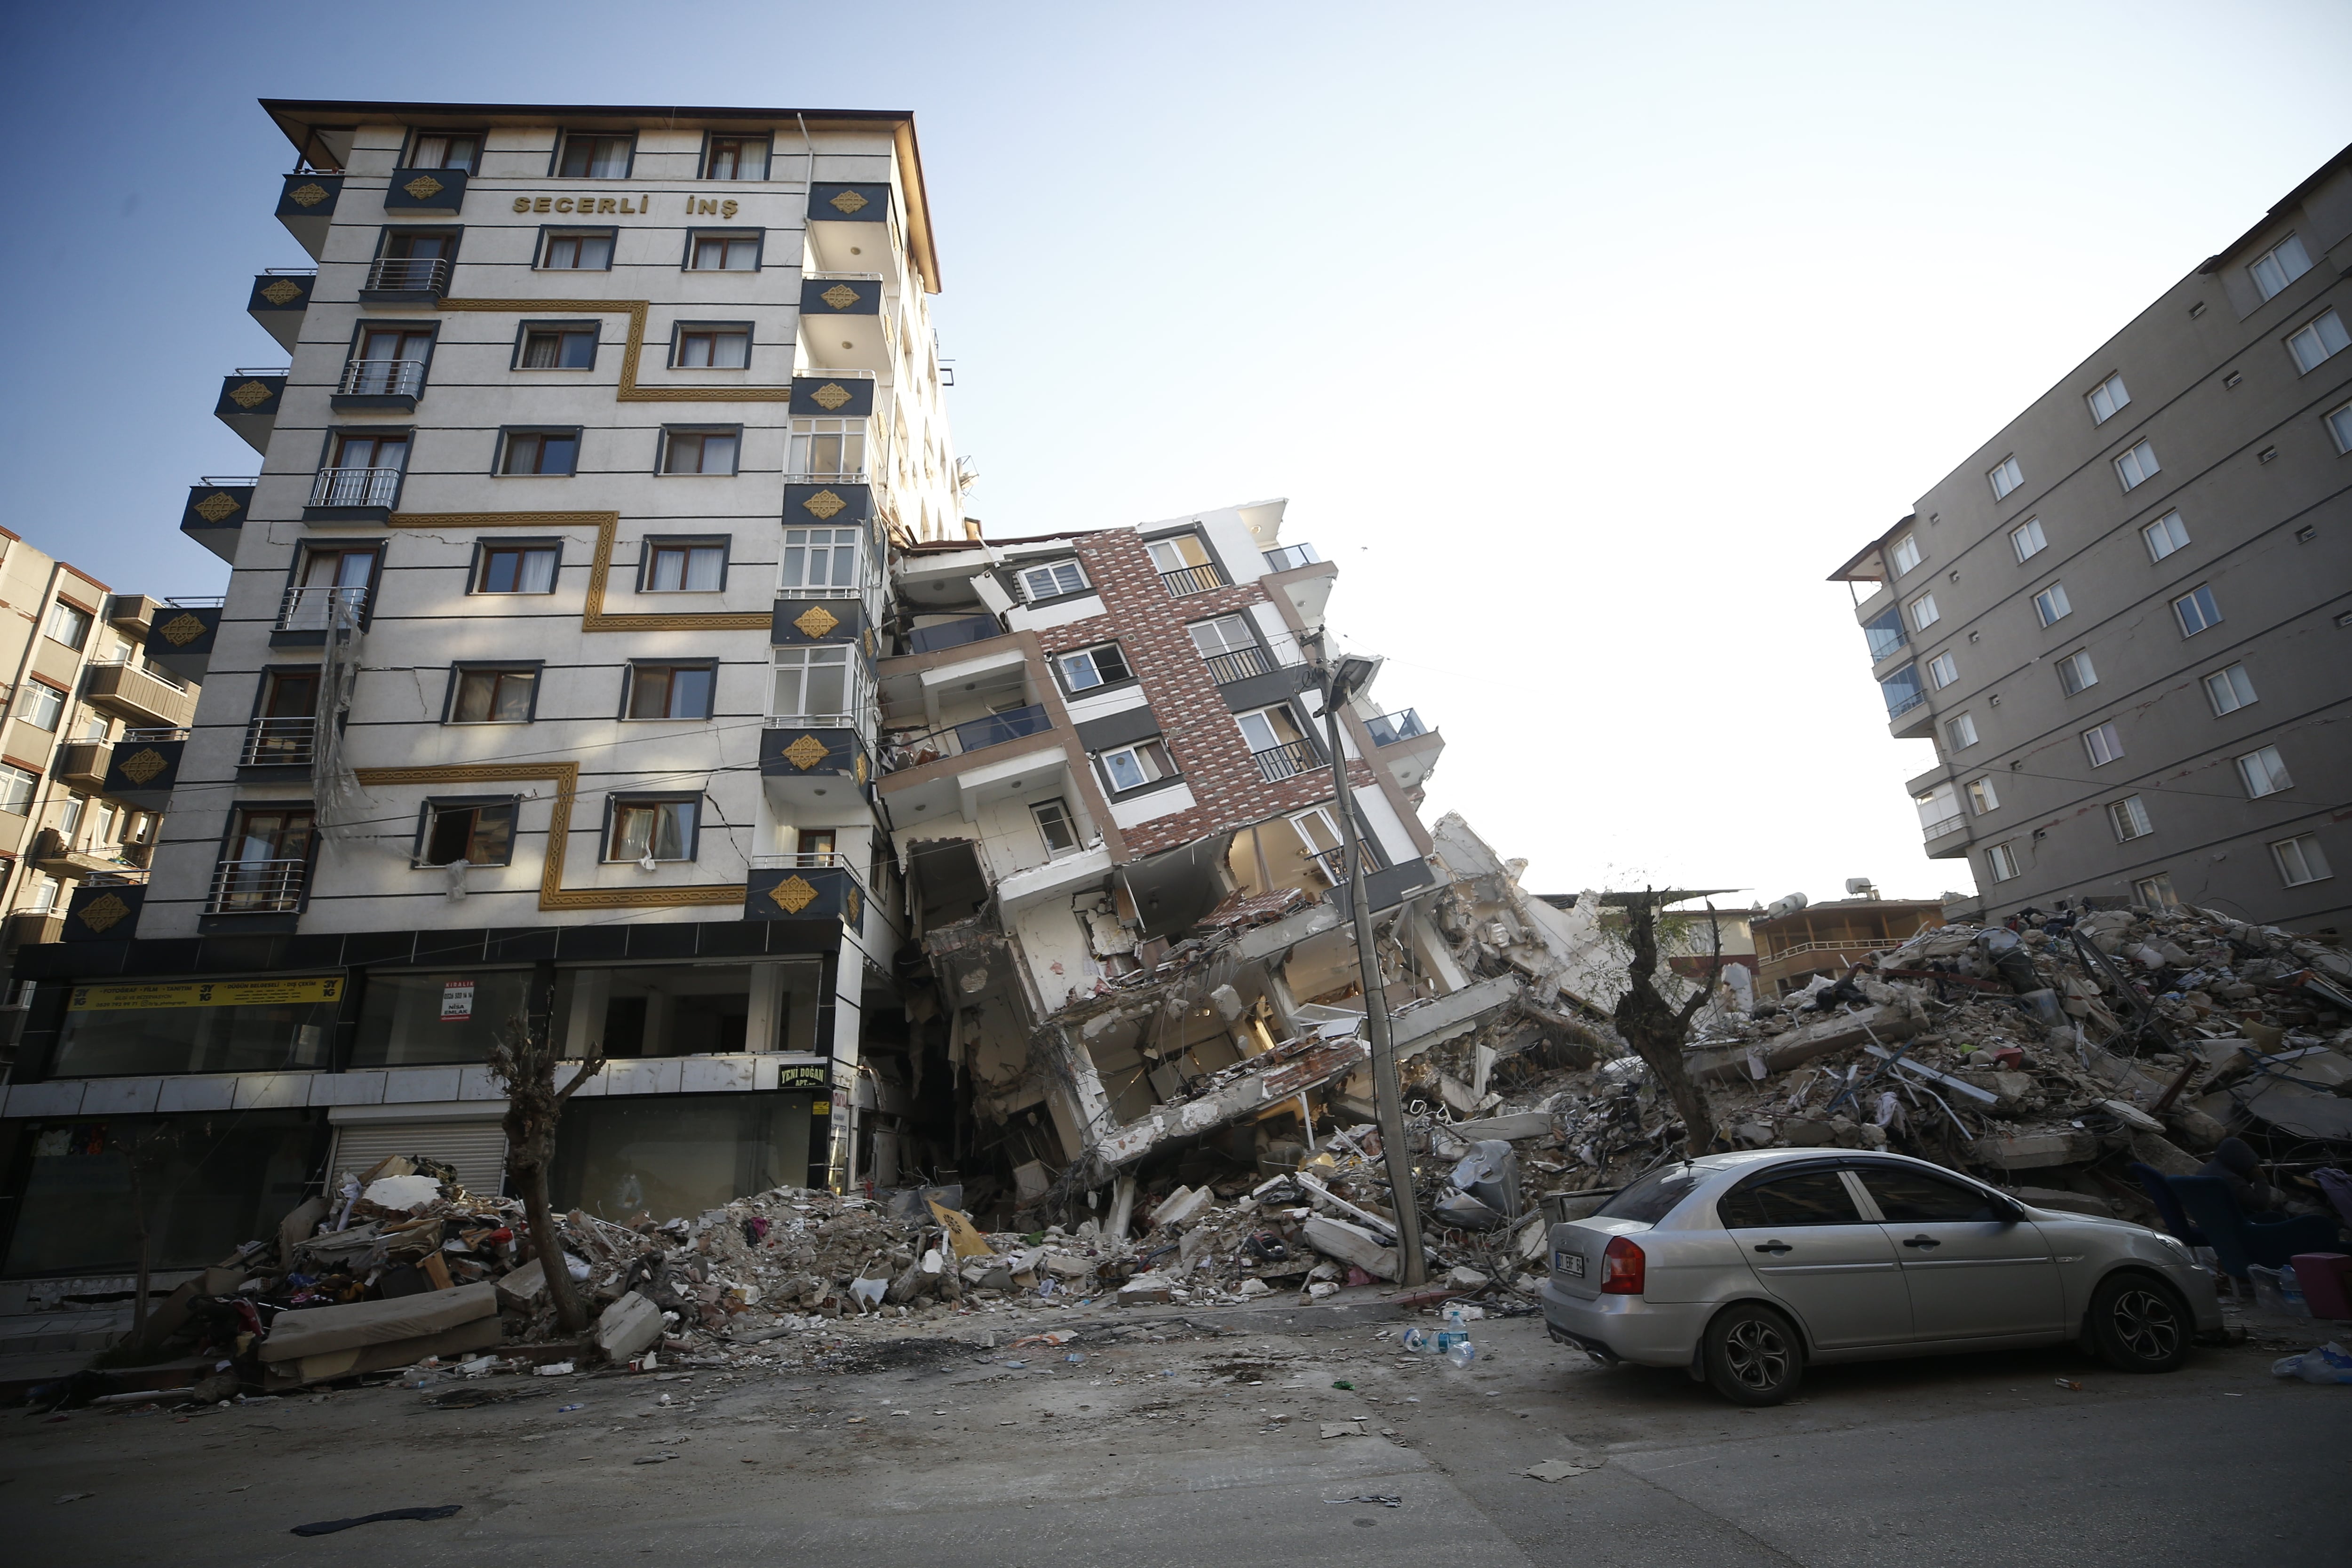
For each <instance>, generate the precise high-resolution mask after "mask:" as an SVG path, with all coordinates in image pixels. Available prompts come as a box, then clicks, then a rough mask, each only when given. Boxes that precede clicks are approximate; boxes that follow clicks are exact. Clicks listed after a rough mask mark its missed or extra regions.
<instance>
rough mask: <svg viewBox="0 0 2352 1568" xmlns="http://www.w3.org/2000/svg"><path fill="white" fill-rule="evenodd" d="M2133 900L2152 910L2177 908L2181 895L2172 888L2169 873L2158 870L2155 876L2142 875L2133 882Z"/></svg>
mask: <svg viewBox="0 0 2352 1568" xmlns="http://www.w3.org/2000/svg"><path fill="white" fill-rule="evenodd" d="M2132 898H2133V900H2135V901H2136V902H2137V903H2140V904H2142V905H2145V906H2146V907H2147V908H2149V909H2152V910H2169V909H2177V908H2179V904H2180V895H2179V894H2178V893H2176V892H2174V891H2173V890H2172V878H2171V876H2170V874H2169V873H2167V872H2163V871H2158V873H2157V874H2156V875H2155V876H2153V877H2142V878H2141V879H2139V880H2138V881H2137V882H2134V883H2133V884H2132Z"/></svg>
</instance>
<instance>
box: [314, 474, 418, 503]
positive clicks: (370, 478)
mask: <svg viewBox="0 0 2352 1568" xmlns="http://www.w3.org/2000/svg"><path fill="white" fill-rule="evenodd" d="M400 472H401V471H400V470H399V469H398V468H320V470H319V475H318V478H316V479H312V480H311V481H310V504H311V505H312V506H390V505H391V504H392V503H393V502H394V500H396V499H398V497H399V495H400Z"/></svg>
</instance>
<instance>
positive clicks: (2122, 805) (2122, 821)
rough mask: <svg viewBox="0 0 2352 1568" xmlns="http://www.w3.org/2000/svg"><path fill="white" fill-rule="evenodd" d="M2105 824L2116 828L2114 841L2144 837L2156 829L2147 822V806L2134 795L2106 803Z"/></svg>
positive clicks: (2123, 842) (2127, 840) (2126, 841)
mask: <svg viewBox="0 0 2352 1568" xmlns="http://www.w3.org/2000/svg"><path fill="white" fill-rule="evenodd" d="M2107 824H2108V826H2111V827H2113V828H2114V829H2115V830H2116V842H2117V843H2119V844H2128V843H2130V842H2131V841H2132V840H2133V839H2135V838H2145V837H2147V836H2148V835H2149V834H2151V833H2153V832H2155V831H2156V829H2154V828H2153V827H2150V826H2148V823H2147V806H2146V805H2143V804H2142V803H2141V801H2140V798H2139V796H2137V795H2126V796H2124V797H2123V799H2121V800H2114V801H2109V802H2108V803H2107Z"/></svg>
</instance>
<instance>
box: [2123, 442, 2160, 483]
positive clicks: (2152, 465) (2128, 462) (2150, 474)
mask: <svg viewBox="0 0 2352 1568" xmlns="http://www.w3.org/2000/svg"><path fill="white" fill-rule="evenodd" d="M2160 467H2161V465H2159V464H2158V462H2157V460H2156V448H2155V447H2151V446H2149V445H2148V444H2147V442H2145V441H2142V442H2140V443H2139V444H2138V445H2137V446H2135V447H2132V449H2131V450H2130V451H2128V452H2126V453H2125V454H2124V455H2123V456H2122V457H2120V458H2116V478H2117V479H2121V480H2123V482H2124V489H2127V490H2133V489H2138V488H2139V487H2140V486H2141V485H2143V484H2145V483H2147V481H2148V480H2150V479H2154V478H2156V476H2157V473H2158V470H2159V468H2160Z"/></svg>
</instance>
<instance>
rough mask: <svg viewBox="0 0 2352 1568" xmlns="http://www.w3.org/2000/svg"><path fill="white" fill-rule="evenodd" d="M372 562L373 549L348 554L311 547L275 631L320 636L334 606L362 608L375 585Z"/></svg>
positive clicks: (374, 558)
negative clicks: (370, 589)
mask: <svg viewBox="0 0 2352 1568" xmlns="http://www.w3.org/2000/svg"><path fill="white" fill-rule="evenodd" d="M376 561H377V551H376V548H375V546H373V545H368V546H365V547H363V548H361V549H355V550H350V549H330V548H327V547H325V546H321V545H315V544H314V545H312V546H310V548H308V549H307V550H305V551H304V552H302V562H301V565H300V567H299V571H298V572H297V574H296V575H297V578H298V581H297V583H296V585H295V587H294V589H293V591H292V592H290V593H289V594H288V595H286V605H285V608H284V610H283V612H282V613H281V614H280V615H279V616H278V627H279V629H280V630H282V631H306V632H322V631H325V630H327V629H328V626H330V624H331V622H333V620H334V618H335V610H336V608H337V607H338V606H341V607H342V608H345V609H349V610H352V611H357V610H359V609H362V608H363V607H364V606H365V605H366V603H367V594H368V588H369V585H370V584H373V583H374V581H375V569H376Z"/></svg>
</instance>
